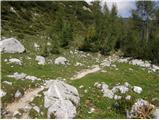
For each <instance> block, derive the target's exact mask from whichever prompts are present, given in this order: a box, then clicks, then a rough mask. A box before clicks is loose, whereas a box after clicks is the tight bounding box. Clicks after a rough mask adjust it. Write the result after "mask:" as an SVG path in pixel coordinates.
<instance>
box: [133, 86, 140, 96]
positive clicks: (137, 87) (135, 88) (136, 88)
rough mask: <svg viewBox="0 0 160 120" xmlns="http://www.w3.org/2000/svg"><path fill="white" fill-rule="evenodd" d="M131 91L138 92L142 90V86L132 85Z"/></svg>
mask: <svg viewBox="0 0 160 120" xmlns="http://www.w3.org/2000/svg"><path fill="white" fill-rule="evenodd" d="M133 91H134V92H136V93H138V94H140V93H141V92H142V88H141V87H139V86H134V87H133Z"/></svg>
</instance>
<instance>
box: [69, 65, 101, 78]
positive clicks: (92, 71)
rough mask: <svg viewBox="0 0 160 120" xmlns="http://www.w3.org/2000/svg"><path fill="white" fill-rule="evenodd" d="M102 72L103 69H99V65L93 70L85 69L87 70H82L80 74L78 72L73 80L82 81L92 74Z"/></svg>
mask: <svg viewBox="0 0 160 120" xmlns="http://www.w3.org/2000/svg"><path fill="white" fill-rule="evenodd" d="M99 70H101V68H100V67H99V65H94V66H93V68H91V69H85V70H82V71H80V72H78V73H77V74H76V75H74V76H73V77H72V78H71V80H76V79H80V78H82V77H84V76H86V75H88V74H90V73H95V72H97V71H99Z"/></svg>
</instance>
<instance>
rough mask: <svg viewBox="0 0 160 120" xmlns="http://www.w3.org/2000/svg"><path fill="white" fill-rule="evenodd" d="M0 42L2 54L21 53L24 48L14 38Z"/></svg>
mask: <svg viewBox="0 0 160 120" xmlns="http://www.w3.org/2000/svg"><path fill="white" fill-rule="evenodd" d="M0 42H1V46H0V51H1V52H3V53H23V52H24V51H25V48H24V46H23V45H22V44H21V43H20V42H19V41H18V40H17V39H15V38H8V39H4V40H2V41H0Z"/></svg>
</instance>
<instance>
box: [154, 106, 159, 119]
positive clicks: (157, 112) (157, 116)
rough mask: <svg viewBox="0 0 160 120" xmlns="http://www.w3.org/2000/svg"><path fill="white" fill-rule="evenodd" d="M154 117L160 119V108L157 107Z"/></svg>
mask: <svg viewBox="0 0 160 120" xmlns="http://www.w3.org/2000/svg"><path fill="white" fill-rule="evenodd" d="M152 114H153V118H154V119H159V109H158V108H156V109H155V110H154V111H153V113H152Z"/></svg>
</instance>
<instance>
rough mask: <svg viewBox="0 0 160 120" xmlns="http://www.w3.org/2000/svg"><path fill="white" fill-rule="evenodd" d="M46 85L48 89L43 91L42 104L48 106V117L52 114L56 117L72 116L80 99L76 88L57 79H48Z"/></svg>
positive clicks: (74, 114)
mask: <svg viewBox="0 0 160 120" xmlns="http://www.w3.org/2000/svg"><path fill="white" fill-rule="evenodd" d="M47 87H48V88H49V89H48V91H45V92H44V95H45V99H44V106H45V107H46V108H48V118H51V116H52V115H54V116H55V118H58V119H62V118H74V117H75V116H76V106H78V104H79V101H80V98H79V94H78V91H77V89H76V88H75V87H73V86H71V85H69V84H66V83H65V82H63V81H59V80H50V81H48V82H47Z"/></svg>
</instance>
